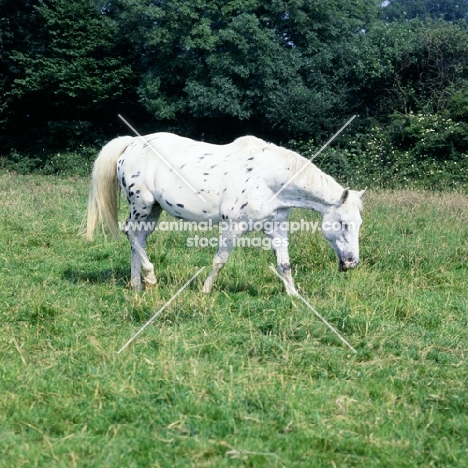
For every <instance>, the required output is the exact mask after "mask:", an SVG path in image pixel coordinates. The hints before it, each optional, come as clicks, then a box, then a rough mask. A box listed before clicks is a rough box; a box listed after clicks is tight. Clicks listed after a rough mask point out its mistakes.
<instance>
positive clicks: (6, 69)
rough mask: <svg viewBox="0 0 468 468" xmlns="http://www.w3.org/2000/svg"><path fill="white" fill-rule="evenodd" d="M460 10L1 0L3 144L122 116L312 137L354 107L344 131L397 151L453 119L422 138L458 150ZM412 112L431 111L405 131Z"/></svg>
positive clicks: (46, 143)
mask: <svg viewBox="0 0 468 468" xmlns="http://www.w3.org/2000/svg"><path fill="white" fill-rule="evenodd" d="M467 13H468V1H466V0H465V1H455V0H443V1H442V0H438V1H435V0H417V1H413V0H412V1H409V0H393V1H390V2H388V1H387V2H383V3H382V2H375V1H374V0H347V1H346V2H343V1H342V0H329V1H327V2H323V1H321V0H287V1H286V0H268V1H266V2H265V1H260V0H224V1H219V0H108V1H105V0H76V1H74V2H69V1H68V0H24V1H22V2H11V1H8V0H0V86H1V89H2V98H3V99H2V101H1V103H0V123H1V125H2V128H3V131H2V133H1V136H0V154H3V155H8V154H9V153H10V152H11V151H12V150H15V151H20V152H29V153H36V154H37V153H41V154H42V153H43V157H42V159H44V158H45V159H47V157H48V156H47V155H48V154H49V153H50V152H53V151H58V150H64V149H68V150H78V149H79V148H81V147H91V146H96V145H98V144H100V143H102V142H103V141H104V140H106V139H108V138H112V137H114V136H116V135H117V134H122V133H128V131H127V129H126V128H124V127H123V126H122V125H121V122H120V121H119V119H118V118H117V115H118V114H122V115H124V116H125V117H126V118H128V120H130V121H132V122H133V123H134V124H135V125H136V126H138V128H139V129H140V130H141V131H142V132H146V131H157V130H168V131H174V132H178V133H182V134H185V135H188V136H192V137H195V138H205V139H207V140H212V141H218V142H225V141H228V140H231V139H232V138H234V137H237V136H239V135H242V134H246V133H251V134H256V135H257V136H260V137H264V138H267V139H269V140H273V141H276V142H278V143H287V142H292V143H291V145H292V146H294V144H296V145H298V146H301V145H304V144H307V145H309V146H313V145H314V144H319V143H320V142H321V141H324V139H325V138H327V137H328V136H329V135H330V134H331V132H333V131H334V130H336V129H337V128H339V126H341V125H342V124H343V123H344V122H345V121H346V120H347V119H348V118H349V117H350V116H351V115H353V114H358V115H359V116H360V118H359V119H358V122H359V123H357V124H356V125H355V126H354V127H353V128H354V133H355V134H359V135H365V134H369V133H372V132H373V133H375V128H378V129H379V132H381V133H382V134H383V135H384V136H383V139H384V140H385V142H386V144H391V145H392V146H394V147H396V148H397V149H400V150H401V151H405V150H407V149H408V148H409V145H413V147H414V145H415V141H416V142H418V141H419V140H418V138H419V136H418V135H419V133H421V134H422V133H424V132H425V131H426V130H428V128H422V127H424V125H425V124H427V125H429V124H428V122H429V121H430V122H431V123H430V125H431V126H432V127H434V122H435V120H434V118H435V117H434V116H437V119H436V121H437V122H439V120H440V119H449V120H448V121H450V122H455V123H457V126H458V128H457V132H458V133H457V132H455V133H456V138H455V137H451V139H450V138H449V135H446V137H445V139H444V140H443V141H439V142H436V143H434V145H435V146H434V148H433V149H432V150H431V151H432V153H433V154H436V153H437V155H439V156H438V157H439V158H440V157H441V156H440V154H442V157H444V158H452V159H453V158H454V157H456V155H460V154H464V153H466V152H467V147H468V143H467V137H466V135H465V136H464V135H463V131H462V130H466V124H467V119H468V91H467V89H468V86H467V84H468V28H467V25H466V22H465V19H466V18H467ZM415 114H418V115H419V114H420V115H423V116H430V117H428V119H429V120H427V119H426V120H424V119H423V120H424V122H425V123H424V122H423V123H422V124H421V128H416V129H415V128H413V127H414V122H413V121H412V120H411V118H410V117H409V116H411V115H415ZM431 119H432V120H431ZM371 129H374V130H372V131H371ZM408 129H411V130H408ZM408 133H409V134H408ZM342 143H343V144H346V141H345V140H343V141H342ZM347 144H348V149H349V148H351V146H352V144H351V143H350V142H348V143H347ZM353 144H354V145H355V146H354V147H353V148H352V151H354V152H356V151H363V150H365V146H366V144H367V140H366V138H365V137H362V138H361V140H360V143H359V145H360V146H359V147H357V146H356V144H355V143H353ZM349 145H351V146H349ZM421 151H422V150H421ZM424 151H426V153H427V151H428V150H427V148H426V149H425V150H424ZM429 153H430V151H429ZM432 153H431V154H430V156H431V157H432V156H433V154H432ZM427 155H428V154H426V156H427Z"/></svg>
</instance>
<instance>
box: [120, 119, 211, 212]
mask: <svg viewBox="0 0 468 468" xmlns="http://www.w3.org/2000/svg"><path fill="white" fill-rule="evenodd" d="M119 118H120V120H122V121H123V122H124V123H125V125H127V127H128V128H129V129H130V130H132V131H133V132H134V133H135V135H138V136H139V137H140V138H141V139H142V140H143V142H144V143H145V144H147V145H148V146H149V147H150V148H151V150H152V151H153V153H154V154H155V155H156V156H158V158H159V159H161V160H162V161H163V162H164V163H165V164H166V165H167V166H168V167H169V168H170V169H172V170H173V171H174V172H175V173H176V174H177V175H178V177H179V178H180V179H181V180H182V181H183V182H184V183H185V184H186V185H187V186H188V187H189V188H190V189H191V190H192V192H193V193H195V195H197V197H198V198H200V199H201V200H203V201H204V202H205V203H206V200H205V199H204V198H203V197H202V196H201V195H200V194H199V193H198V190H197V189H195V188H194V187H192V185H190V183H189V182H188V181H187V180H186V179H185V178H184V177H183V176H182V175H181V174H180V173H179V172H177V170H176V169H175V168H174V167H172V165H171V164H170V163H169V162H168V161H167V160H166V159H165V158H164V157H163V156H162V155H161V154H160V153H159V152H158V151H156V149H155V148H154V146H153V145H152V144H151V143H150V142H149V141H148V140H146V138H145V137H144V136H143V135H140V133H139V132H138V131H137V130H136V129H135V128H133V127H132V125H131V124H130V123H129V122H127V121H126V120H125V119H124V118H123V117H122V116H121V115H120V114H119Z"/></svg>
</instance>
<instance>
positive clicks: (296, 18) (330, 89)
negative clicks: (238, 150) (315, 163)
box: [108, 0, 376, 139]
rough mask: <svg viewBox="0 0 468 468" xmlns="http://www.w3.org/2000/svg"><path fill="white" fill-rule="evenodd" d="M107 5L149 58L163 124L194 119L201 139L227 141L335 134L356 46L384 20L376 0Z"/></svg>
mask: <svg viewBox="0 0 468 468" xmlns="http://www.w3.org/2000/svg"><path fill="white" fill-rule="evenodd" d="M108 6H109V10H110V11H111V12H113V13H112V14H113V18H116V20H117V21H119V24H121V26H122V29H123V30H124V31H126V34H127V37H128V38H129V40H131V42H132V43H133V44H134V46H135V53H136V54H137V55H138V56H140V57H141V60H142V69H143V70H144V73H143V74H142V79H141V82H140V85H139V95H140V100H141V103H142V104H143V105H144V106H145V108H146V109H147V110H148V111H149V112H150V113H151V114H152V115H154V116H155V118H156V119H158V120H161V119H167V120H168V121H170V120H178V121H179V122H180V121H181V120H184V119H185V120H189V121H190V123H191V126H192V131H194V132H195V133H196V132H197V131H198V132H200V131H201V130H199V129H201V128H204V129H210V130H211V133H213V134H216V133H218V134H219V133H221V131H220V130H221V129H222V133H223V138H225V139H229V138H231V137H232V136H233V135H232V133H237V134H238V133H239V132H245V131H254V132H255V133H257V134H259V135H264V136H268V137H271V136H272V135H274V136H275V138H276V139H279V138H291V137H294V136H295V137H298V136H300V135H304V134H315V135H319V134H320V132H321V131H322V132H323V131H326V133H327V134H328V133H329V131H330V128H335V127H336V124H337V120H339V122H340V123H341V121H342V116H341V115H340V116H339V117H338V118H337V114H339V111H340V109H341V110H342V111H343V112H345V109H346V84H345V83H343V78H344V76H345V71H344V69H345V68H346V67H347V66H348V61H349V60H350V58H349V56H348V55H347V54H346V49H347V48H348V45H347V44H349V43H350V42H352V41H354V40H355V39H356V37H357V36H358V35H359V33H360V31H361V30H362V29H363V28H364V27H365V26H366V23H367V22H368V21H370V19H371V18H372V15H373V14H374V13H375V12H376V10H375V7H374V3H373V1H372V0H352V1H348V2H342V1H340V0H331V1H329V2H326V3H324V2H321V1H318V0H315V1H305V0H296V1H281V0H276V1H270V2H262V1H260V0H232V1H228V2H226V1H223V2H221V1H217V0H215V1H213V0H211V1H208V0H183V1H182V0H159V1H154V0H116V1H115V2H112V3H109V4H108ZM197 123H198V125H197ZM197 127H198V129H197ZM229 130H231V131H229ZM204 131H205V130H204Z"/></svg>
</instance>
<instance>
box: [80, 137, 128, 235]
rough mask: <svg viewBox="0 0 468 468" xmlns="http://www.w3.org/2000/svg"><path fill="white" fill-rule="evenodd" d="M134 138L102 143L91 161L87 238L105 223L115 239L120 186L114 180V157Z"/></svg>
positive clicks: (115, 162)
mask: <svg viewBox="0 0 468 468" xmlns="http://www.w3.org/2000/svg"><path fill="white" fill-rule="evenodd" d="M133 140H134V137H130V136H124V137H119V138H115V139H114V140H112V141H110V142H109V143H107V145H105V146H104V147H103V148H102V150H101V152H100V153H99V156H98V157H97V158H96V161H94V165H93V173H92V177H91V188H90V190H89V197H88V209H87V216H86V226H85V228H84V229H83V234H84V235H86V238H87V239H88V240H92V239H93V234H94V231H95V230H96V228H97V227H98V225H99V224H100V223H103V224H105V225H106V226H107V227H108V229H109V231H110V233H111V235H112V237H114V238H117V236H118V234H119V229H118V225H117V209H118V195H119V185H118V181H117V160H118V159H119V157H120V156H121V154H122V153H123V152H124V151H125V149H126V148H127V147H128V145H129V144H130V143H131V142H132V141H133Z"/></svg>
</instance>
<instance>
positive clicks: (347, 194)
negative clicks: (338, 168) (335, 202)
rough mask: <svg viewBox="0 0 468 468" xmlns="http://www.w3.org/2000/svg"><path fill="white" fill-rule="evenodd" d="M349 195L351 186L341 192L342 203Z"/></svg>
mask: <svg viewBox="0 0 468 468" xmlns="http://www.w3.org/2000/svg"><path fill="white" fill-rule="evenodd" d="M348 197H349V187H348V188H345V189H344V190H343V193H342V194H341V198H340V203H344V202H345V201H346V200H347V199H348Z"/></svg>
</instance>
